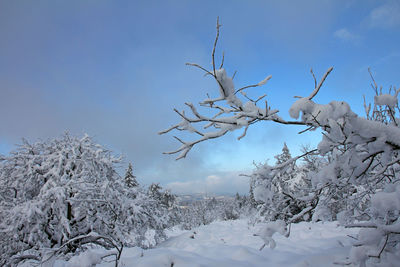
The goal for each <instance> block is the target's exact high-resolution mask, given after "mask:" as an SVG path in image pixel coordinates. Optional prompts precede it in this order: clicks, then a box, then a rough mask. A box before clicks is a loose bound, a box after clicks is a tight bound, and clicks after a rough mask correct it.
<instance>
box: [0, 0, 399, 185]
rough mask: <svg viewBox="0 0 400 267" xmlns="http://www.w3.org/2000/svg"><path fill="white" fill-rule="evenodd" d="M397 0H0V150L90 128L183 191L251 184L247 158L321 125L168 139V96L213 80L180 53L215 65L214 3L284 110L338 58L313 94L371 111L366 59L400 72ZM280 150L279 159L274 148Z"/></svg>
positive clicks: (395, 74)
mask: <svg viewBox="0 0 400 267" xmlns="http://www.w3.org/2000/svg"><path fill="white" fill-rule="evenodd" d="M399 14H400V1H378V0H359V1H351V0H350V1H340V0H339V1H326V0H319V1H317V0H315V1H286V0H283V1H229V2H228V1H183V0H180V1H178V0H177V1H102V0H96V1H94V0H91V1H11V0H10V1H7V0H3V1H0V40H1V41H0V114H1V128H0V153H2V154H7V153H8V152H9V151H10V150H12V149H13V148H14V147H15V146H14V145H15V144H18V143H19V142H20V140H21V138H23V137H24V138H26V139H28V140H30V141H36V140H38V139H42V140H45V139H47V138H52V137H56V136H60V135H61V134H62V133H64V132H65V131H69V132H71V133H72V134H75V135H82V134H83V133H88V134H89V135H91V136H94V138H95V140H96V141H97V142H99V143H100V144H102V145H105V146H106V147H108V148H110V149H112V150H113V151H114V152H115V153H116V154H123V155H124V156H125V164H127V162H133V164H134V168H135V171H136V175H137V176H138V177H139V181H140V182H141V183H142V184H149V183H151V182H153V181H155V182H160V183H161V184H162V185H164V186H167V187H170V188H171V189H172V190H173V191H175V192H177V193H183V192H199V191H203V192H204V191H207V192H210V193H211V192H236V191H239V192H242V193H244V192H247V191H248V186H247V181H246V180H245V179H244V178H243V177H239V176H238V174H239V173H247V172H249V171H250V170H251V169H252V168H253V165H252V162H253V161H255V162H264V161H265V160H266V159H268V158H269V159H273V155H275V154H277V153H279V152H280V151H281V148H282V146H283V142H285V141H286V142H287V144H288V146H289V149H290V150H291V151H292V154H293V155H295V154H297V153H298V152H299V149H300V146H301V145H302V144H309V145H311V146H316V145H317V143H318V141H319V140H320V136H319V134H318V133H306V134H302V135H298V134H297V132H298V131H300V130H301V128H296V127H290V126H289V127H284V126H280V125H276V124H273V123H262V124H259V125H254V126H255V127H253V128H250V129H249V132H248V135H247V137H246V138H245V139H242V140H241V141H237V140H236V138H235V137H237V136H238V135H239V134H240V133H235V134H231V135H229V136H225V137H224V138H222V139H220V140H213V141H211V142H208V143H203V144H201V145H199V146H198V147H196V148H194V150H193V151H191V152H190V154H189V155H188V158H187V159H184V160H180V161H175V159H174V157H171V156H165V155H162V154H161V153H162V152H163V151H168V150H172V149H174V148H176V147H177V146H178V145H179V144H177V143H176V142H175V140H173V138H172V136H171V135H169V136H168V135H164V136H158V135H157V132H158V131H160V130H162V129H165V128H168V127H169V126H170V125H172V124H174V123H176V122H178V121H179V118H178V117H177V116H176V114H175V113H174V112H173V110H172V109H173V108H174V107H176V108H178V109H183V108H184V102H193V103H197V102H199V101H200V100H202V99H203V98H204V97H205V95H206V93H210V94H211V95H212V94H214V95H216V94H217V87H216V85H215V84H214V83H213V82H212V80H210V79H207V78H204V77H202V73H201V72H199V71H198V70H196V69H192V68H189V67H187V66H185V63H186V62H196V63H199V64H201V65H203V66H206V67H209V66H210V63H211V59H210V54H211V50H212V44H213V41H214V37H215V23H216V18H217V16H219V17H220V22H221V24H222V28H221V37H220V42H219V47H218V48H219V50H218V51H217V53H218V55H221V53H222V51H225V66H226V68H227V71H228V73H229V74H232V73H233V72H234V71H235V70H237V71H238V74H237V75H236V77H235V83H236V85H237V86H241V85H247V84H250V83H254V82H259V81H260V80H262V79H263V78H264V77H265V76H266V75H272V79H271V80H270V81H269V83H268V84H267V85H265V86H263V87H261V88H257V89H255V90H254V94H255V95H262V94H264V93H266V94H267V95H268V97H267V99H268V102H269V103H270V105H271V106H272V107H274V108H277V109H279V110H280V113H281V116H283V117H285V118H288V117H289V116H288V110H289V107H290V105H291V103H293V101H294V99H293V96H294V95H307V94H309V92H310V91H311V90H312V88H313V80H312V76H311V75H310V73H309V70H310V68H311V67H312V68H313V69H314V72H315V73H316V75H317V77H320V76H321V75H323V73H324V72H325V71H326V70H327V69H328V68H329V67H330V66H333V67H334V71H333V72H332V73H331V75H330V76H329V77H328V79H327V81H326V83H325V86H324V87H323V89H322V90H321V91H320V93H319V95H318V96H317V97H316V98H315V100H316V101H317V102H319V103H328V102H330V101H331V100H344V101H347V102H349V103H350V105H351V106H352V108H353V110H354V111H356V112H357V113H358V114H360V115H363V113H362V112H363V110H362V95H363V94H365V95H366V96H367V98H369V99H372V97H373V92H372V90H371V89H370V85H369V84H370V79H369V74H368V71H367V68H368V67H371V69H372V71H373V73H374V75H375V78H376V80H377V82H378V83H379V84H380V85H382V86H383V88H386V89H387V88H389V86H390V85H394V86H397V87H398V86H400V76H399V69H400V63H399V62H400V46H399V43H400V15H399ZM271 162H273V160H271Z"/></svg>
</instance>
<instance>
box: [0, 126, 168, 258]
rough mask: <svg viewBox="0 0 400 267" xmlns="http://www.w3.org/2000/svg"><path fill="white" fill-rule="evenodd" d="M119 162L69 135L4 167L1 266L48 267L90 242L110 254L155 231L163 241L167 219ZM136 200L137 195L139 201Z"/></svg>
mask: <svg viewBox="0 0 400 267" xmlns="http://www.w3.org/2000/svg"><path fill="white" fill-rule="evenodd" d="M119 162H120V159H119V158H117V157H115V156H113V155H112V154H111V152H110V151H108V150H107V149H104V148H103V147H101V146H100V145H98V144H95V143H94V142H93V141H92V139H91V138H90V137H89V136H87V135H85V136H84V137H83V138H76V137H72V136H70V135H69V134H65V135H64V136H62V137H61V138H56V139H53V140H49V141H46V142H37V143H34V144H30V143H28V142H27V141H25V140H24V141H23V143H22V144H21V145H20V146H19V147H18V149H17V150H15V151H12V152H10V155H9V156H5V157H3V158H2V159H1V161H0V188H1V194H0V195H1V199H0V201H1V202H0V217H1V218H2V219H1V221H0V232H1V235H0V242H1V243H2V244H7V245H4V246H1V247H0V259H1V260H0V263H1V265H2V266H3V265H17V263H18V262H19V261H22V260H25V259H35V260H37V261H39V262H41V261H48V260H49V259H50V258H54V257H53V256H56V254H62V255H68V253H71V252H72V253H75V252H77V251H81V250H82V249H84V245H85V244H87V243H92V244H97V245H101V246H104V247H106V248H115V247H116V248H119V249H120V248H121V247H122V246H123V245H140V246H146V243H145V242H144V241H145V239H146V237H145V235H146V232H147V231H148V230H150V229H152V231H154V232H155V236H156V237H157V238H162V237H163V236H164V234H163V231H162V229H163V228H164V226H165V222H164V221H165V220H164V217H165V215H164V214H162V213H161V212H160V209H159V208H158V206H157V203H156V202H155V201H153V200H151V199H150V198H148V197H147V196H146V194H144V193H143V192H141V191H140V190H135V192H132V190H128V189H127V188H126V186H125V185H124V181H123V179H122V178H121V177H120V176H119V175H118V174H117V172H116V171H115V168H114V167H115V165H116V164H118V163H119ZM133 196H134V197H133Z"/></svg>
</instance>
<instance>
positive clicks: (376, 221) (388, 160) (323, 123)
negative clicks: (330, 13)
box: [160, 22, 400, 265]
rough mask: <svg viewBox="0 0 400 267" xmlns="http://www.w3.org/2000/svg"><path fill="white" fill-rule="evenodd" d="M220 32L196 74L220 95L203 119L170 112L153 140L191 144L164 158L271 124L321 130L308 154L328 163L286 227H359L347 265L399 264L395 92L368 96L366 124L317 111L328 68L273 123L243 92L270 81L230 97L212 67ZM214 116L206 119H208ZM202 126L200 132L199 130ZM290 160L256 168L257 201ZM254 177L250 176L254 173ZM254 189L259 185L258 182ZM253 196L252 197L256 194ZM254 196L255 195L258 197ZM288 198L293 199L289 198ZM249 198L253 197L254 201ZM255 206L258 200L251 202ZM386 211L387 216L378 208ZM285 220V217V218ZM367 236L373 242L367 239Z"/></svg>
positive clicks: (340, 108)
mask: <svg viewBox="0 0 400 267" xmlns="http://www.w3.org/2000/svg"><path fill="white" fill-rule="evenodd" d="M219 28H220V25H219V24H218V22H217V37H216V40H215V42H214V47H213V52H212V69H211V70H207V68H204V67H202V66H199V65H197V64H192V63H189V64H188V65H191V66H194V67H197V68H199V69H201V70H202V71H204V72H205V74H206V75H207V76H208V77H212V78H213V79H214V80H215V81H216V83H217V85H218V88H219V92H218V93H219V96H217V97H215V98H211V97H207V98H206V99H205V100H203V101H201V102H200V106H202V107H203V108H206V109H208V110H207V112H206V113H205V114H207V115H203V114H201V113H200V112H199V110H198V109H197V107H196V106H195V105H194V104H192V103H186V105H187V106H188V107H189V109H190V111H191V114H192V115H191V116H189V115H186V113H185V112H184V111H182V112H180V111H178V110H176V109H175V112H177V113H178V114H179V116H180V118H181V122H180V123H178V124H176V125H173V126H171V127H170V128H168V129H166V130H164V131H162V132H160V134H164V133H167V132H169V131H172V130H175V129H177V130H184V131H189V132H191V133H193V134H194V135H195V136H196V138H195V139H194V140H191V141H184V140H181V139H180V138H178V137H177V138H176V139H177V140H178V141H179V142H180V143H181V146H180V147H179V148H178V149H176V150H175V151H171V152H166V153H167V154H178V157H177V159H181V158H184V157H186V156H187V154H188V152H189V151H190V150H191V149H192V148H193V147H194V146H195V145H197V144H199V143H201V142H204V141H207V140H210V139H214V138H218V137H221V136H224V135H225V134H227V133H228V132H232V131H235V130H238V129H244V130H243V134H242V135H241V136H240V137H239V139H241V138H242V137H244V136H245V135H246V132H247V129H248V128H249V127H250V126H251V125H253V124H254V123H257V122H260V121H272V122H275V123H279V124H285V125H303V126H305V127H306V129H305V130H304V131H302V132H306V131H308V130H315V129H320V130H321V131H322V134H323V135H322V140H321V141H320V143H319V144H318V148H317V149H316V150H314V152H316V153H317V154H318V155H320V156H322V157H327V159H328V160H327V162H326V164H323V165H322V166H320V168H318V169H316V170H314V171H310V172H309V173H308V180H309V181H310V184H311V190H305V191H303V192H302V193H301V194H300V196H298V197H297V196H296V198H297V199H298V200H300V201H302V202H303V204H302V205H301V206H302V210H301V211H300V212H298V213H297V214H292V215H293V216H292V217H291V218H288V219H287V222H292V221H295V220H297V219H298V218H300V216H304V215H306V213H312V219H313V220H318V219H322V220H324V219H326V218H333V219H335V218H336V219H343V218H346V223H347V224H349V223H350V222H351V221H355V222H356V221H361V222H362V223H357V224H352V225H348V226H349V227H350V226H352V227H361V228H362V229H365V228H367V229H369V230H368V231H364V230H362V231H360V234H359V237H358V242H357V243H356V244H355V246H354V248H353V249H352V252H351V257H350V260H351V261H352V262H354V263H359V264H360V265H365V264H368V263H369V262H373V261H378V262H380V263H385V262H388V263H392V264H395V263H398V262H399V261H400V255H399V251H400V241H399V234H400V228H399V226H400V221H399V211H400V203H399V202H398V201H397V198H398V194H399V193H398V192H399V191H398V189H397V187H398V185H399V182H400V177H399V176H400V171H399V170H400V169H399V168H400V155H399V151H400V129H399V124H400V118H399V112H400V110H399V106H398V94H399V92H400V89H398V90H392V91H389V92H388V93H387V94H384V93H382V90H380V91H379V90H378V86H377V85H376V83H375V81H374V80H373V84H372V87H373V88H374V90H375V93H376V95H375V97H374V105H373V107H372V108H371V104H370V105H366V104H365V111H366V117H361V116H359V115H357V114H356V113H354V112H353V111H352V110H351V108H350V106H349V104H347V103H346V102H343V101H331V102H330V103H329V104H318V103H316V102H314V101H313V98H314V97H315V96H316V95H317V94H318V92H319V90H320V89H321V87H322V85H323V83H324V81H325V79H326V78H327V76H328V75H329V74H330V73H331V71H332V70H333V68H329V69H328V70H327V72H326V73H325V74H324V75H323V77H322V78H321V80H320V81H319V82H317V80H316V78H315V75H314V74H313V73H312V74H313V77H314V81H315V88H314V90H313V91H312V92H311V93H310V95H309V96H305V97H297V98H298V99H297V101H295V102H294V103H293V105H292V106H291V108H290V110H289V114H290V116H291V117H292V119H294V120H286V119H284V118H282V117H281V116H279V115H278V112H279V110H277V109H273V108H271V106H270V104H271V102H270V101H268V102H267V101H264V102H261V100H262V99H264V98H265V96H266V95H263V96H260V97H258V98H254V99H253V98H250V97H249V96H248V95H247V94H246V92H245V90H246V89H248V88H252V87H258V86H262V85H264V84H265V83H266V82H267V81H268V80H269V79H270V78H271V76H268V77H267V78H265V79H264V80H262V81H261V82H259V83H256V84H253V85H249V86H244V87H241V88H239V89H236V87H235V85H234V83H233V77H229V76H228V75H227V73H226V71H225V69H224V68H223V62H222V63H221V64H220V65H219V66H217V65H216V63H215V49H216V44H217V41H218V37H219ZM212 112H214V114H213V115H209V114H211V113H212ZM198 126H201V127H198ZM306 154H307V153H305V154H304V155H301V156H298V157H295V158H293V159H291V160H289V161H287V162H286V163H282V164H279V165H277V166H274V167H271V166H262V168H266V169H265V171H261V172H259V173H258V175H260V177H262V179H259V180H260V181H263V183H264V184H263V185H262V186H263V187H264V188H265V190H261V191H259V192H256V188H254V195H255V196H256V195H257V194H258V199H259V200H260V197H261V198H264V199H265V201H267V200H268V199H271V198H272V197H274V195H275V194H276V193H278V194H280V192H279V190H272V186H273V184H271V181H273V179H274V177H276V175H277V174H279V172H281V171H282V170H284V169H285V168H286V166H287V165H288V164H290V163H291V162H293V161H295V160H297V159H299V158H301V157H303V156H305V155H306ZM256 171H257V170H256ZM260 183H261V182H260ZM256 193H257V194H256ZM260 193H261V194H260ZM292 197H293V196H292ZM255 198H256V197H255ZM256 200H257V198H256ZM382 207H386V208H382ZM287 214H289V213H287ZM372 236H373V238H371V237H372Z"/></svg>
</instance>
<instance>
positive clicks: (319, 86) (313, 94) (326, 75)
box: [308, 67, 333, 100]
mask: <svg viewBox="0 0 400 267" xmlns="http://www.w3.org/2000/svg"><path fill="white" fill-rule="evenodd" d="M332 70H333V67H330V68H329V69H328V70H327V71H326V72H325V74H324V76H323V77H322V79H321V81H319V84H318V85H317V86H316V87H315V89H314V91H313V92H312V93H311V94H310V96H309V97H308V99H309V100H311V99H313V97H314V96H316V95H317V94H318V91H319V89H321V86H322V84H323V83H324V81H325V79H326V77H328V75H329V73H331V71H332Z"/></svg>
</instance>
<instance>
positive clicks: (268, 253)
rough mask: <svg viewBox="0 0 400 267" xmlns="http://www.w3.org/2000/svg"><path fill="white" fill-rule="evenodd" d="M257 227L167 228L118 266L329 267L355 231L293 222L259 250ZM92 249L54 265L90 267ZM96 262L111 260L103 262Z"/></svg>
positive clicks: (339, 257)
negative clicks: (162, 235) (159, 238)
mask: <svg viewBox="0 0 400 267" xmlns="http://www.w3.org/2000/svg"><path fill="white" fill-rule="evenodd" d="M260 227H261V225H256V226H251V225H248V223H247V221H246V220H237V221H224V222H214V223H212V224H210V225H206V226H201V227H198V228H197V229H195V230H193V231H182V230H179V229H173V230H170V231H168V235H169V238H168V240H166V241H165V242H163V243H161V244H159V245H158V246H157V247H155V248H153V249H148V250H142V249H140V248H136V247H135V248H125V249H124V251H123V253H122V257H121V261H120V265H119V266H138V267H139V266H140V267H145V266H146V267H147V266H168V267H170V266H173V267H183V266H185V267H186V266H187V267H189V266H190V267H193V266H198V267H200V266H204V267H205V266H207V267H210V266H220V267H224V266H226V267H232V266H304V267H305V266H332V265H333V262H343V261H344V259H345V257H346V256H347V253H348V251H349V249H350V245H351V242H352V238H350V237H349V236H347V235H355V233H356V231H357V230H355V229H345V228H343V227H340V226H338V224H337V223H336V222H329V223H298V224H293V225H292V228H291V234H290V237H289V238H285V237H284V236H282V235H280V234H278V233H276V234H275V235H274V236H273V238H274V239H275V241H276V243H277V246H276V248H275V249H273V250H272V249H270V248H269V247H268V246H266V247H265V248H264V249H263V250H262V251H260V250H259V248H260V247H261V246H262V245H263V241H262V240H261V239H260V238H259V237H258V236H254V235H253V234H254V233H257V232H258V230H259V228H260ZM95 252H96V251H92V253H91V255H90V254H84V255H81V256H76V257H74V258H72V259H71V260H70V261H69V262H68V263H67V262H60V261H58V262H56V264H55V266H57V267H73V266H74V267H75V266H79V267H83V266H85V263H87V264H88V265H87V266H90V265H89V263H90V262H94V261H95V258H96V257H95V254H93V253H95ZM97 252H98V253H99V255H100V254H101V253H102V251H101V250H98V251H97ZM97 266H101V267H109V266H110V267H111V266H114V263H113V262H109V263H107V262H104V261H103V262H102V263H100V264H98V265H97ZM335 266H338V265H335Z"/></svg>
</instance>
